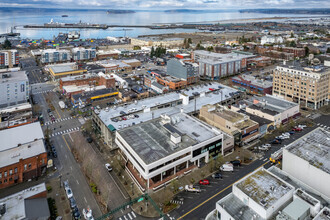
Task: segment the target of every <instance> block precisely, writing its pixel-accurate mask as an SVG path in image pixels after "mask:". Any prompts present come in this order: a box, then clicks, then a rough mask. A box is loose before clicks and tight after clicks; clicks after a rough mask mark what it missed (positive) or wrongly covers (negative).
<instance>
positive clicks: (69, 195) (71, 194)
mask: <svg viewBox="0 0 330 220" xmlns="http://www.w3.org/2000/svg"><path fill="white" fill-rule="evenodd" d="M65 193H66V196H67V197H68V199H70V198H71V197H73V192H72V190H71V189H70V188H69V187H68V188H66V189H65Z"/></svg>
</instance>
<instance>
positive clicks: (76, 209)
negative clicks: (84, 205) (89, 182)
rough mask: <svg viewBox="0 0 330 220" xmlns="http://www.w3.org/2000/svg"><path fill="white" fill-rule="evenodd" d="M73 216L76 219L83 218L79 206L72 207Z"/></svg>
mask: <svg viewBox="0 0 330 220" xmlns="http://www.w3.org/2000/svg"><path fill="white" fill-rule="evenodd" d="M72 217H73V218H74V219H81V215H80V212H79V210H78V208H77V206H76V207H75V208H73V209H72Z"/></svg>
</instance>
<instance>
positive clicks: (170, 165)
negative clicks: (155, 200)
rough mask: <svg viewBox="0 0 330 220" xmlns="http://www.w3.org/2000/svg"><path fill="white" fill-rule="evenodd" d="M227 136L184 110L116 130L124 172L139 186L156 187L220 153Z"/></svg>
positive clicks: (223, 148) (144, 187)
mask: <svg viewBox="0 0 330 220" xmlns="http://www.w3.org/2000/svg"><path fill="white" fill-rule="evenodd" d="M229 139H230V137H229V136H228V135H226V134H224V133H222V132H220V131H218V130H215V129H214V128H211V127H208V126H207V125H205V124H203V123H201V122H200V121H198V120H197V119H195V118H192V117H191V116H189V115H187V114H185V113H181V112H180V113H175V114H173V115H166V114H164V115H161V117H160V118H156V119H153V120H150V121H146V122H143V123H140V124H137V125H134V126H132V127H127V128H124V129H121V130H120V131H117V132H116V139H115V142H116V144H117V145H118V147H119V148H120V150H121V151H122V153H123V155H124V157H125V160H127V161H128V165H127V167H128V172H129V173H130V175H131V177H132V178H133V179H135V181H136V182H138V183H139V185H140V187H141V189H152V188H153V189H157V188H158V187H160V186H161V184H164V183H165V182H169V181H170V180H171V179H173V178H175V177H176V176H178V175H182V174H184V172H187V171H188V170H190V169H192V168H193V167H196V166H200V164H201V163H207V162H208V161H209V159H210V158H211V157H214V156H217V155H218V154H224V152H225V151H228V150H227V149H226V144H225V143H229V145H231V146H229V148H230V150H231V149H232V147H233V146H232V145H233V141H231V144H230V142H228V141H230V140H229Z"/></svg>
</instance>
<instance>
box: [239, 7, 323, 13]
mask: <svg viewBox="0 0 330 220" xmlns="http://www.w3.org/2000/svg"><path fill="white" fill-rule="evenodd" d="M239 12H240V13H264V14H329V13H330V8H311V9H307V8H297V9H277V8H270V9H242V10H239Z"/></svg>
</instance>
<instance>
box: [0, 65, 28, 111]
mask: <svg viewBox="0 0 330 220" xmlns="http://www.w3.org/2000/svg"><path fill="white" fill-rule="evenodd" d="M0 94H1V95H0V108H1V107H6V106H11V105H17V104H21V103H25V102H27V101H28V100H29V79H28V77H27V75H26V73H25V71H17V72H6V73H0Z"/></svg>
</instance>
